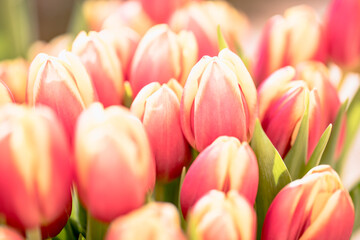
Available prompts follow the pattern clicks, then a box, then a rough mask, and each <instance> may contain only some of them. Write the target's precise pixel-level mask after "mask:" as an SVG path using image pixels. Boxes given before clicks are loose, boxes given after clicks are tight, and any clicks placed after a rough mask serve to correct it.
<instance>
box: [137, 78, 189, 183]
mask: <svg viewBox="0 0 360 240" xmlns="http://www.w3.org/2000/svg"><path fill="white" fill-rule="evenodd" d="M182 91H183V89H182V87H181V85H180V84H179V83H178V82H177V81H176V80H175V79H171V80H170V81H169V82H168V84H163V85H162V86H161V85H160V83H158V82H153V83H150V84H148V85H146V86H145V87H144V88H143V89H142V90H141V91H140V92H139V94H138V95H137V96H136V98H135V100H134V102H133V103H132V105H131V111H132V112H133V113H134V114H135V115H136V116H137V117H138V118H139V119H140V120H141V121H142V123H143V125H144V127H145V130H146V132H147V135H148V137H149V141H150V145H151V148H152V150H153V153H154V157H155V162H156V176H157V178H158V179H161V180H165V181H169V180H172V179H174V178H176V177H178V176H180V174H181V170H182V168H183V167H184V166H186V165H187V164H188V163H189V161H190V159H191V156H190V146H189V144H188V142H187V141H186V139H185V137H184V135H183V133H182V130H181V124H180V99H181V95H182Z"/></svg>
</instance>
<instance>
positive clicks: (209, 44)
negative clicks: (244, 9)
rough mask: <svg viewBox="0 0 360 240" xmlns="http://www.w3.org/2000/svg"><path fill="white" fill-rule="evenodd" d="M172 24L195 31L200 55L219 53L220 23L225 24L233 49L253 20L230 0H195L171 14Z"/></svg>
mask: <svg viewBox="0 0 360 240" xmlns="http://www.w3.org/2000/svg"><path fill="white" fill-rule="evenodd" d="M234 23H236V24H234ZM169 25H170V26H171V28H172V29H173V30H174V31H175V32H179V31H181V30H187V31H190V32H192V33H193V34H194V35H195V38H196V40H197V43H198V46H199V59H200V58H202V57H203V56H206V55H209V56H216V55H217V54H218V53H219V46H218V37H217V27H218V26H220V27H221V31H222V33H223V35H224V37H225V39H226V42H227V43H228V45H229V47H230V49H231V50H232V51H237V50H239V48H240V47H241V45H242V40H243V38H244V37H245V36H246V34H247V31H248V28H249V20H248V18H247V16H246V15H245V14H243V13H241V12H239V11H238V10H237V9H235V8H234V7H232V6H231V5H230V4H229V3H228V2H226V1H200V2H196V1H193V2H190V3H189V4H187V5H186V6H184V7H183V8H180V9H178V10H177V11H176V12H175V13H174V14H173V16H172V17H171V19H170V21H169Z"/></svg>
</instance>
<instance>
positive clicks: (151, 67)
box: [130, 24, 197, 96]
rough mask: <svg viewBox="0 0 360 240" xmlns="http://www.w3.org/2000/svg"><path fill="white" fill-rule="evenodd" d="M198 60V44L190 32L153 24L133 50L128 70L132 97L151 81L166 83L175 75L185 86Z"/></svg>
mask: <svg viewBox="0 0 360 240" xmlns="http://www.w3.org/2000/svg"><path fill="white" fill-rule="evenodd" d="M196 61H197V44H196V40H195V38H194V35H193V34H192V33H189V32H186V31H183V32H181V33H179V34H178V35H176V34H175V33H174V32H172V31H171V30H170V29H169V27H168V26H167V25H165V24H161V25H156V26H154V27H152V28H151V29H150V30H149V31H148V32H147V33H146V34H145V36H144V37H143V38H142V39H141V41H140V43H139V46H138V48H137V49H136V51H135V55H134V58H133V62H132V65H131V72H130V84H131V87H132V90H133V93H134V96H136V95H137V93H138V92H139V91H140V90H141V88H143V87H144V86H145V85H147V84H149V83H151V82H159V83H161V84H162V83H167V82H168V81H169V80H170V79H171V78H175V79H176V80H178V81H179V82H180V84H181V85H184V83H185V80H186V78H187V77H188V74H189V72H190V70H191V68H192V67H193V66H194V65H195V63H196Z"/></svg>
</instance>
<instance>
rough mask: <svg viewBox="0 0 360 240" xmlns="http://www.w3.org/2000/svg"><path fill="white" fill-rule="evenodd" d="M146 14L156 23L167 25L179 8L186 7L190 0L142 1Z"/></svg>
mask: <svg viewBox="0 0 360 240" xmlns="http://www.w3.org/2000/svg"><path fill="white" fill-rule="evenodd" d="M140 2H141V5H142V7H143V8H144V10H145V12H146V13H147V14H148V15H149V16H150V17H151V19H152V20H154V22H156V23H165V22H167V21H168V19H169V17H170V16H171V14H172V13H173V12H174V11H175V10H176V9H178V8H180V7H182V6H184V5H185V4H186V3H188V2H190V0H171V1H169V0H155V1H147V0H140Z"/></svg>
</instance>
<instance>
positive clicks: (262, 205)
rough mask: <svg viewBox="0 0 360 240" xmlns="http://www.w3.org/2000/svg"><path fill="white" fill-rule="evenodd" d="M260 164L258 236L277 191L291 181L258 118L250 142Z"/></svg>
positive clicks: (257, 205) (257, 202)
mask: <svg viewBox="0 0 360 240" xmlns="http://www.w3.org/2000/svg"><path fill="white" fill-rule="evenodd" d="M250 145H251V147H252V149H253V151H254V153H255V155H256V158H257V161H258V165H259V186H258V192H257V196H256V212H257V221H258V234H257V235H258V238H260V237H261V229H262V225H263V223H264V219H265V215H266V212H267V210H268V208H269V206H270V204H271V202H272V200H273V199H274V198H275V196H276V195H277V193H278V192H279V191H280V190H281V189H282V188H283V187H284V186H285V185H286V184H288V183H289V182H291V177H290V174H289V172H288V170H287V168H286V166H285V163H284V162H283V160H282V159H281V156H280V154H279V153H278V152H277V150H276V149H275V147H274V145H273V144H272V143H271V141H270V140H269V138H268V137H267V136H266V134H265V132H264V130H263V129H262V127H261V124H260V122H259V120H258V119H257V120H256V124H255V130H254V135H253V138H252V140H251V143H250Z"/></svg>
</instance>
